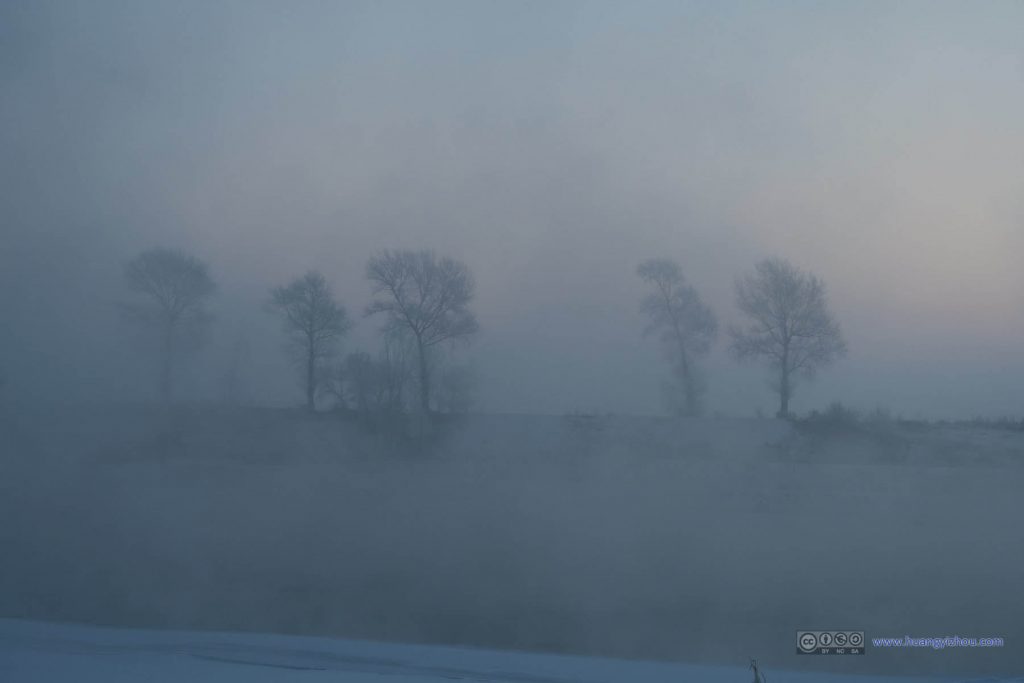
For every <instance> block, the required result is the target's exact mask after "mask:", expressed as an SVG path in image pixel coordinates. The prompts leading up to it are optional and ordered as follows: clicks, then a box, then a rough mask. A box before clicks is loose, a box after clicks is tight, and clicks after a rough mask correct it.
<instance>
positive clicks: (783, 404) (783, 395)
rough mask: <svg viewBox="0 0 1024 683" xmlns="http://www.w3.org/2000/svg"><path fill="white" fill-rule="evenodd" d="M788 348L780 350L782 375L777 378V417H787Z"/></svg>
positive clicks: (788, 387)
mask: <svg viewBox="0 0 1024 683" xmlns="http://www.w3.org/2000/svg"><path fill="white" fill-rule="evenodd" d="M789 394H790V386H789V349H788V348H787V349H785V350H783V352H782V377H780V378H779V417H781V418H787V417H789Z"/></svg>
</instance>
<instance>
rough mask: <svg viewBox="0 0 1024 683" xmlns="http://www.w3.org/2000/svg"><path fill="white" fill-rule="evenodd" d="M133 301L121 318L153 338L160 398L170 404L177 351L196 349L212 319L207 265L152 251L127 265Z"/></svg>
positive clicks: (213, 287) (169, 251) (211, 287)
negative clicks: (207, 304) (158, 362)
mask: <svg viewBox="0 0 1024 683" xmlns="http://www.w3.org/2000/svg"><path fill="white" fill-rule="evenodd" d="M124 274H125V280H126V282H127V285H128V289H129V290H130V291H131V292H132V293H134V294H135V295H137V299H136V300H135V301H132V302H128V303H124V304H122V306H121V309H122V313H123V315H124V318H125V319H126V320H127V321H129V322H131V323H133V324H136V325H138V326H139V327H140V328H142V329H144V330H145V331H146V332H148V333H151V334H154V335H155V336H156V342H157V345H158V348H159V351H160V379H159V386H160V396H161V398H162V399H163V401H164V402H165V403H166V402H169V401H170V397H171V375H172V370H173V365H174V362H175V360H176V359H177V358H178V356H179V355H180V354H181V352H183V351H185V350H188V349H191V348H196V347H198V346H199V345H200V344H201V343H202V341H204V334H203V333H204V332H205V330H206V328H207V327H208V326H209V323H210V321H211V320H212V319H213V318H212V316H211V315H210V314H209V313H208V312H207V310H206V303H207V301H208V299H209V298H210V296H211V295H212V294H213V293H214V291H215V290H216V285H214V283H213V280H212V279H211V278H210V274H209V270H208V269H207V267H206V264H205V263H203V262H202V261H200V260H199V259H197V258H195V257H193V256H189V255H188V254H185V253H184V252H181V251H177V250H174V249H150V250H148V251H144V252H142V253H141V254H139V255H138V256H136V257H135V258H134V259H132V260H131V261H129V262H128V263H127V264H126V265H125V269H124Z"/></svg>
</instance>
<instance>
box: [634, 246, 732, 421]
mask: <svg viewBox="0 0 1024 683" xmlns="http://www.w3.org/2000/svg"><path fill="white" fill-rule="evenodd" d="M636 272H637V275H639V276H640V277H641V278H642V279H643V280H644V282H646V283H647V284H648V285H650V286H651V290H652V291H650V292H649V293H648V294H647V295H646V296H645V297H644V298H643V300H642V301H641V303H640V309H641V310H642V311H643V313H644V314H645V315H646V316H647V321H648V322H647V327H646V328H645V329H644V334H645V335H650V334H656V335H658V337H659V339H661V342H662V344H663V345H664V347H665V350H666V353H667V355H668V357H669V359H670V360H671V362H672V375H673V381H671V382H668V383H667V384H666V386H665V394H666V401H667V402H668V403H669V404H670V409H671V410H672V411H673V412H675V413H682V414H685V415H697V414H699V413H700V411H701V407H702V406H701V399H702V395H703V393H704V390H705V388H706V385H705V382H704V379H703V376H702V374H701V373H700V370H699V369H698V367H697V358H698V357H699V356H702V355H704V354H706V353H707V352H708V350H710V348H711V344H712V343H713V342H714V340H715V337H716V336H717V334H718V321H717V319H716V318H715V314H714V312H713V311H712V310H711V308H709V307H708V306H707V305H706V304H705V303H704V302H702V301H701V299H700V295H698V294H697V290H696V289H694V288H693V287H692V286H691V285H689V284H688V283H687V282H686V279H685V278H684V277H683V271H682V269H681V268H680V267H679V264H678V263H676V262H675V261H672V260H669V259H648V260H647V261H644V262H643V263H641V264H640V265H639V266H637V269H636ZM680 389H681V393H682V401H676V400H675V395H677V394H678V393H679V390H680Z"/></svg>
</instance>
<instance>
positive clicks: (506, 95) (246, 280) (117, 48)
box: [0, 0, 1024, 417]
mask: <svg viewBox="0 0 1024 683" xmlns="http://www.w3.org/2000/svg"><path fill="white" fill-rule="evenodd" d="M0 75H2V78H3V82H4V87H3V88H2V89H0V146H2V151H3V156H2V158H3V159H4V163H3V164H2V166H0V172H2V174H3V175H2V177H0V181H2V182H0V211H2V214H0V215H2V217H3V220H2V221H0V268H2V270H0V310H2V311H3V315H2V316H0V318H2V320H3V323H2V325H0V368H2V372H3V373H4V374H5V375H7V376H8V377H9V381H10V383H11V384H14V385H16V386H18V387H20V388H22V389H23V390H24V391H26V392H30V393H38V394H42V395H48V396H52V395H53V394H54V393H62V394H68V395H76V396H91V395H96V396H103V397H111V396H115V397H116V396H120V395H122V394H124V395H131V392H133V391H135V390H136V389H138V386H137V384H138V383H137V382H136V379H137V377H136V375H137V374H138V367H137V365H133V364H132V362H131V361H130V360H127V359H126V357H127V356H130V354H127V353H126V352H124V349H123V343H122V342H121V341H119V340H118V336H119V335H118V327H117V321H116V315H114V312H115V311H114V302H116V301H117V300H118V297H119V296H121V293H120V279H119V278H120V275H121V271H120V267H121V264H122V263H123V261H124V260H126V259H127V258H130V257H131V256H132V255H134V254H135V253H137V252H138V251H139V250H141V249H144V248H148V247H151V246H157V245H165V246H171V247H180V248H183V249H187V250H189V251H191V252H193V253H195V254H196V255H198V256H200V257H201V258H203V259H205V260H207V261H208V262H209V264H210V266H211V269H212V272H213V274H214V276H215V278H216V279H217V281H218V283H219V284H220V293H219V296H218V299H217V301H216V304H215V309H216V310H217V314H218V328H217V338H216V339H215V342H214V344H213V345H211V347H210V348H208V349H207V351H206V353H205V355H204V358H202V359H198V360H197V366H196V367H197V368H200V369H198V370H195V371H194V373H195V376H194V378H193V382H194V388H195V390H196V391H197V392H198V393H199V394H202V393H203V392H204V391H205V392H207V393H210V392H215V388H214V384H215V383H214V382H213V380H212V379H211V378H212V377H213V376H215V375H217V374H218V372H219V370H218V369H217V368H218V367H221V366H223V364H224V362H225V360H224V359H225V357H226V354H227V349H229V348H230V347H231V346H232V344H233V342H234V341H235V340H237V339H241V338H245V339H246V340H247V343H248V344H249V345H250V347H251V354H250V367H249V370H248V373H249V380H248V381H249V384H250V389H251V393H252V398H253V400H258V401H262V402H269V403H289V402H297V401H299V400H300V396H299V393H300V392H299V391H298V389H297V387H296V385H295V382H294V380H293V378H292V377H291V376H290V375H289V368H288V366H287V363H286V361H285V360H284V358H283V354H282V352H281V349H280V342H281V339H280V334H279V332H278V328H277V326H276V323H275V322H274V320H273V319H272V318H270V317H269V316H268V315H267V314H266V313H265V312H264V311H263V310H262V309H261V304H262V302H263V301H264V300H265V298H266V291H267V289H268V288H269V287H270V286H273V285H276V284H280V283H281V282H283V281H285V280H287V279H288V278H290V277H293V276H295V275H298V274H301V273H302V272H303V271H305V270H306V269H308V268H318V269H320V270H322V271H323V272H324V273H325V274H326V275H327V276H328V278H329V279H330V280H331V281H332V283H333V285H334V287H335V290H336V293H337V295H338V297H339V298H340V299H341V300H342V301H343V302H344V303H345V304H346V306H347V307H348V308H349V310H350V311H351V312H352V313H353V314H354V316H355V317H357V318H359V320H358V325H357V328H356V330H355V331H354V333H353V335H352V337H351V339H350V340H349V341H348V342H347V349H348V350H353V349H355V348H365V349H369V350H372V349H373V348H374V345H375V344H376V337H375V329H376V327H377V325H378V323H377V322H376V321H373V320H364V319H362V318H361V310H362V309H363V307H364V306H365V305H366V303H367V302H368V301H369V295H370V289H369V286H368V284H367V283H366V281H365V278H364V266H365V262H366V259H367V257H368V256H369V255H370V254H371V253H372V252H373V251H375V250H377V249H380V248H386V247H392V248H393V247H399V248H404V247H408V248H431V249H435V250H436V251H438V252H440V253H445V254H451V255H453V256H456V257H458V258H460V259H462V260H464V261H465V262H466V263H467V264H468V265H469V266H470V267H471V269H472V270H473V271H474V273H475V275H476V280H477V284H478V296H477V300H476V304H475V310H476V311H477V314H478V317H479V319H480V323H481V334H480V335H479V338H478V339H477V340H476V342H475V343H474V344H473V346H471V347H470V348H469V349H468V350H466V351H464V352H462V354H463V357H464V358H465V359H466V360H468V361H471V362H472V363H473V364H474V365H475V366H476V367H477V369H478V371H479V372H480V375H481V386H480V402H479V409H480V410H485V411H500V412H506V411H510V412H555V413H561V412H571V411H575V410H587V411H591V410H593V411H612V412H624V413H655V412H659V411H660V409H661V404H660V395H659V390H658V384H659V382H660V380H661V378H662V377H663V376H665V375H667V371H668V368H667V366H666V364H665V363H664V362H663V359H662V357H661V355H660V352H659V349H658V348H657V345H656V343H655V342H654V340H649V339H643V338H642V337H641V330H642V327H643V323H642V320H641V319H640V317H639V312H638V310H637V309H638V303H639V299H640V297H641V296H642V294H643V288H642V283H641V282H640V281H639V280H638V278H637V277H636V276H635V275H634V273H633V271H634V268H635V266H636V264H637V263H638V262H639V261H640V260H642V259H644V258H648V257H651V256H667V257H671V258H675V259H677V260H678V261H679V262H680V264H681V265H682V267H683V269H684V272H685V273H686V276H687V278H688V279H689V280H690V282H691V283H692V284H694V286H696V287H697V288H698V289H699V291H700V292H701V293H702V295H703V296H704V298H705V299H706V300H707V301H708V302H709V303H710V304H711V305H712V307H713V308H714V309H715V311H716V312H717V314H718V316H719V319H720V320H721V321H722V323H723V326H724V325H725V324H728V323H730V322H737V321H738V320H739V318H738V312H737V311H736V309H735V306H734V303H733V281H734V279H735V277H737V276H738V275H741V274H742V273H743V272H745V271H746V270H748V269H749V268H751V267H752V266H753V264H754V263H755V262H756V261H757V260H758V259H760V258H764V257H766V256H781V257H785V258H788V259H790V260H791V261H793V262H794V263H795V264H796V265H798V266H800V267H803V268H806V269H809V270H812V271H814V272H815V273H817V274H818V275H819V276H821V277H822V278H823V279H824V280H825V282H826V283H827V285H828V288H829V295H830V300H831V303H832V306H833V309H834V312H835V314H836V316H837V318H838V319H839V321H840V323H841V324H842V326H843V329H844V332H845V334H846V337H847V341H848V344H849V347H850V355H849V358H848V359H846V360H844V361H842V362H840V363H839V364H837V365H836V366H835V367H834V368H832V369H829V370H826V371H824V372H822V373H821V374H820V375H819V376H818V377H817V378H816V379H815V380H814V382H813V383H810V384H807V385H804V386H802V387H800V388H799V389H798V392H797V395H796V397H795V399H794V402H793V406H794V408H795V409H796V410H797V411H798V412H804V411H807V410H810V409H812V408H818V407H823V406H824V405H825V404H827V403H828V402H829V401H832V400H842V401H844V402H846V403H849V404H852V405H854V406H857V407H860V408H863V409H871V408H874V407H876V406H879V407H886V408H888V409H890V410H892V411H893V412H895V413H902V414H904V415H907V416H932V417H938V416H960V417H970V416H973V415H976V414H981V415H1003V414H1014V415H1020V414H1022V413H1024V344H1022V342H1024V269H1022V268H1021V266H1020V254H1021V253H1022V252H1024V127H1022V122H1024V4H1021V3H1017V2H1005V3H997V2H976V3H962V2H961V3H940V2H891V3H882V2H874V3H863V2H852V1H851V2H846V3H838V2H834V3H819V2H807V3H781V2H780V3H774V2H773V3H755V2H750V3H738V2H735V3H734V2H728V3H726V2H703V3H682V2H664V3H661V2H646V3H645V2H617V3H598V2H582V3H558V2H533V3H531V2H408V3H391V2H368V3H345V2H312V1H308V2H283V1H282V2H269V3H268V2H173V3H172V2H135V1H127V0H126V1H125V2H89V3H77V2H63V3H62V2H49V3H48V2H31V3H29V2H5V3H3V4H2V5H0ZM725 341H726V340H725V339H724V338H723V339H721V340H720V343H719V344H718V346H717V347H716V349H715V350H714V351H713V353H712V354H711V356H710V357H709V358H708V359H707V360H706V361H705V363H706V366H707V369H708V381H709V386H710V389H709V395H708V401H709V405H710V407H711V409H712V411H722V412H726V413H733V414H741V415H748V414H753V412H754V411H755V410H756V409H758V408H761V409H763V410H764V411H765V412H766V413H770V412H772V411H773V410H774V398H773V396H772V395H771V393H770V391H769V390H768V389H767V386H766V378H767V374H766V372H765V371H764V370H762V369H760V368H758V367H756V366H755V367H748V366H744V367H738V366H736V364H735V363H734V362H733V361H731V360H730V359H729V357H728V355H727V354H726V353H725Z"/></svg>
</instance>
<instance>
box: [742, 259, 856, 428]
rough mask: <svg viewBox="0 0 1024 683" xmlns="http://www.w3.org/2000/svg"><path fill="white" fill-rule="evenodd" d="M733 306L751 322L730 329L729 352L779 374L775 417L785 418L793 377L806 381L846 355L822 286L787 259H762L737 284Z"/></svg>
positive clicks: (844, 346)
mask: <svg viewBox="0 0 1024 683" xmlns="http://www.w3.org/2000/svg"><path fill="white" fill-rule="evenodd" d="M736 305H737V306H739V309H740V311H742V312H743V313H744V314H745V315H746V316H747V317H748V318H749V319H750V322H749V324H748V325H747V326H746V327H740V326H732V327H730V329H729V334H730V336H731V337H732V352H733V354H734V355H735V356H736V357H737V358H738V359H740V360H745V359H767V361H768V362H769V364H770V365H771V367H772V369H773V370H774V371H776V372H777V373H778V377H777V379H778V381H777V383H776V384H775V385H774V388H775V390H776V391H777V392H778V394H779V413H778V414H779V417H786V416H788V415H789V400H790V398H791V397H792V395H793V389H794V386H795V381H796V378H797V377H798V376H803V377H811V376H813V375H814V373H815V372H816V371H817V370H818V369H819V368H821V367H824V366H826V365H829V364H831V363H833V362H834V361H836V360H837V359H839V358H841V357H843V356H844V355H846V342H845V341H844V340H843V335H842V331H841V330H840V328H839V323H837V322H836V320H835V318H834V317H833V316H832V313H831V312H830V311H829V308H828V302H827V300H826V296H825V283H823V282H822V281H821V280H820V279H819V278H818V277H816V276H815V275H813V274H811V273H807V272H804V271H801V270H799V269H797V268H796V267H794V266H793V265H792V264H790V263H789V262H788V261H785V260H783V259H777V258H775V259H765V260H764V261H761V262H760V263H758V264H757V265H756V266H755V268H754V272H753V273H751V274H748V275H746V276H744V277H743V278H742V279H739V280H737V281H736Z"/></svg>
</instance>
